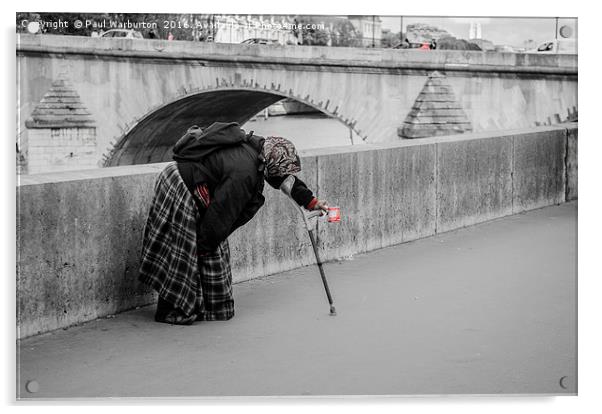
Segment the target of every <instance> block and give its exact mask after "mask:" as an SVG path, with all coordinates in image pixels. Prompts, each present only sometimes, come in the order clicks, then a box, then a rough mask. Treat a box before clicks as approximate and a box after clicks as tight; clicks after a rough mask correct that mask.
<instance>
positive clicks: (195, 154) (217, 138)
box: [173, 122, 252, 161]
mask: <svg viewBox="0 0 602 414" xmlns="http://www.w3.org/2000/svg"><path fill="white" fill-rule="evenodd" d="M251 134H252V132H251ZM251 134H249V135H251ZM248 138H249V137H248V136H247V134H246V133H245V131H244V129H242V128H241V127H240V126H239V125H238V123H236V122H229V123H228V122H214V123H213V124H211V125H210V126H209V127H207V128H205V129H201V128H199V127H198V126H196V125H194V126H192V127H190V128H189V129H188V131H187V132H186V134H184V136H183V137H182V138H180V139H179V140H178V142H176V145H174V147H173V153H174V156H173V159H174V160H176V161H199V160H200V159H201V158H203V157H206V156H207V155H209V154H211V153H212V152H213V151H216V150H219V149H221V148H224V147H229V146H233V145H239V144H240V143H242V142H244V141H246V140H248Z"/></svg>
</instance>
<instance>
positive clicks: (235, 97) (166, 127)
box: [102, 85, 366, 167]
mask: <svg viewBox="0 0 602 414" xmlns="http://www.w3.org/2000/svg"><path fill="white" fill-rule="evenodd" d="M272 86H274V85H272ZM279 88H280V85H278V88H272V89H266V88H260V87H253V86H231V85H227V86H220V87H213V88H207V89H201V90H194V91H191V92H186V91H184V93H182V94H179V95H178V96H176V97H175V98H173V99H171V100H170V101H169V102H168V103H165V104H162V105H159V106H156V107H154V108H152V109H150V110H149V111H147V113H146V114H145V115H144V116H142V117H141V118H139V119H137V120H135V121H133V122H132V123H131V125H129V126H128V127H127V128H124V130H125V132H124V133H123V135H121V136H120V137H119V138H118V139H117V140H115V141H114V144H113V146H112V148H109V149H108V150H107V152H106V153H105V154H104V156H103V161H102V164H103V165H104V166H106V167H110V166H118V165H132V164H147V163H154V162H163V161H170V160H171V159H172V152H171V149H172V147H173V145H174V144H175V143H176V141H177V140H178V139H179V138H180V137H181V136H182V135H183V134H184V133H185V132H186V130H187V129H188V128H189V127H190V126H191V125H199V126H201V127H206V126H209V125H211V124H212V123H213V122H220V121H221V122H238V123H239V124H241V125H243V124H244V123H246V122H247V121H248V120H250V119H251V118H252V117H253V116H255V115H256V114H257V113H259V112H260V111H261V110H262V109H264V108H267V107H268V106H270V105H272V104H274V103H276V102H278V101H280V100H281V99H284V98H291V99H293V100H295V101H298V102H301V103H303V104H305V105H308V106H310V107H312V108H315V109H316V110H318V111H320V112H322V113H325V114H326V115H329V116H331V117H333V118H335V119H337V120H338V121H340V122H342V123H343V124H345V125H346V126H347V127H349V128H350V129H351V130H352V131H353V132H354V133H355V134H357V135H358V136H360V137H361V138H362V139H364V140H365V139H366V137H364V136H362V134H361V133H360V131H358V130H356V122H355V121H354V120H352V119H349V118H346V117H345V116H344V115H343V114H342V113H341V112H340V108H339V107H338V106H335V105H332V104H331V103H330V102H329V101H326V102H322V101H321V102H318V103H316V102H314V101H313V100H312V99H311V98H310V96H309V95H308V96H306V97H304V98H302V97H299V96H297V95H295V94H294V93H293V91H292V90H289V91H281V90H280V89H279Z"/></svg>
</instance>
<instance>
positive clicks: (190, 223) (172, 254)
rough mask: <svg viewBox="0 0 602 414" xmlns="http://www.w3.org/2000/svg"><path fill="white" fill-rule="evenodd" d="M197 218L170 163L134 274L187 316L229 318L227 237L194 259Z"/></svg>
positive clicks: (231, 311) (157, 190) (157, 186)
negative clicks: (212, 248)
mask: <svg viewBox="0 0 602 414" xmlns="http://www.w3.org/2000/svg"><path fill="white" fill-rule="evenodd" d="M199 219H200V215H199V211H198V207H197V206H196V203H195V201H194V199H193V195H192V194H191V193H190V191H189V190H188V188H187V187H186V185H185V184H184V181H183V180H182V178H181V177H180V174H179V172H178V169H177V166H176V163H170V164H169V165H168V166H167V167H166V168H165V169H164V170H163V171H162V172H161V173H160V174H159V176H158V177H157V180H156V182H155V195H154V197H153V202H152V203H151V207H150V211H149V215H148V219H147V222H146V226H145V229H144V237H143V243H142V252H141V253H142V254H141V256H142V257H141V264H140V269H139V274H138V278H139V280H140V281H141V282H143V283H145V284H147V285H149V286H150V287H151V288H153V289H154V290H155V291H157V292H158V294H159V297H161V299H163V300H164V301H165V302H167V303H169V304H171V305H172V306H173V307H174V308H177V309H180V310H181V311H182V312H184V314H186V315H192V314H193V313H195V314H197V320H208V321H209V320H227V319H230V318H232V316H234V300H233V298H232V272H231V269H230V249H229V246H228V241H227V240H224V241H223V242H222V243H221V244H220V245H219V246H218V247H217V249H216V250H215V251H214V252H211V253H210V254H209V255H206V256H203V257H197V248H196V243H197V232H196V222H197V220H199Z"/></svg>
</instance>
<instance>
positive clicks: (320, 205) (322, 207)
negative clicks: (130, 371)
mask: <svg viewBox="0 0 602 414" xmlns="http://www.w3.org/2000/svg"><path fill="white" fill-rule="evenodd" d="M314 210H322V211H321V212H320V213H321V214H320V215H321V216H323V215H324V214H328V202H326V201H325V200H324V201H321V200H318V202H317V203H316V205H315V206H314Z"/></svg>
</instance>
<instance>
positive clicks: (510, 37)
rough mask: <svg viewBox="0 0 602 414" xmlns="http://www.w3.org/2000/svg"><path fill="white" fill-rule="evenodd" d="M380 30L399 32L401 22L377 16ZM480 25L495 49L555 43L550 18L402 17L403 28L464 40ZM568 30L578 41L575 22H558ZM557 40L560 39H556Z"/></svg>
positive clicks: (564, 19)
mask: <svg viewBox="0 0 602 414" xmlns="http://www.w3.org/2000/svg"><path fill="white" fill-rule="evenodd" d="M380 18H381V20H382V27H383V29H390V30H391V31H392V32H394V33H398V32H399V28H400V24H401V19H400V17H399V16H386V17H385V16H380ZM471 21H475V22H480V23H481V31H482V37H483V39H487V40H491V41H492V42H493V43H494V44H496V45H510V46H515V47H523V46H524V42H525V41H526V40H528V39H532V40H534V41H535V42H536V43H543V42H545V41H547V40H552V39H554V32H555V26H556V20H555V18H553V17H545V18H532V17H527V18H521V17H485V18H472V17H430V16H429V17H409V16H404V17H403V27H404V30H405V27H406V26H407V25H408V24H412V23H425V24H429V25H433V26H437V27H439V28H440V29H445V30H447V31H448V32H450V33H451V34H452V35H454V36H455V37H458V38H463V39H467V38H468V30H469V28H470V22H471ZM564 25H567V26H570V27H571V28H572V29H573V31H572V32H573V37H574V38H577V19H574V18H560V19H559V20H558V27H559V28H560V27H561V26H564ZM559 37H560V36H559Z"/></svg>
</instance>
